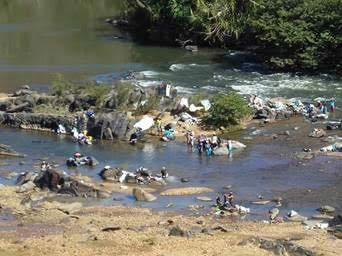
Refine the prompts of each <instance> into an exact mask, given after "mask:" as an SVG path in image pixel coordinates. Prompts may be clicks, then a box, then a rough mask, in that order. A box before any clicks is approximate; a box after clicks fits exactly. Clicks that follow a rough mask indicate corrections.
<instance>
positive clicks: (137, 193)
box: [133, 188, 157, 202]
mask: <svg viewBox="0 0 342 256" xmlns="http://www.w3.org/2000/svg"><path fill="white" fill-rule="evenodd" d="M133 196H134V197H135V199H136V200H137V201H146V202H152V201H155V200H156V199H157V197H155V196H154V195H152V194H151V193H148V192H146V191H144V190H143V189H142V188H133Z"/></svg>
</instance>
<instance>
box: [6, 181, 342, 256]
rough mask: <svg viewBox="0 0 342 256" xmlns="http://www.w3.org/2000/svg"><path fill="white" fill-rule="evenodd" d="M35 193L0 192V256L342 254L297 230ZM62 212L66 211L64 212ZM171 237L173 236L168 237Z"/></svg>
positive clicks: (320, 235)
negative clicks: (44, 197)
mask: <svg viewBox="0 0 342 256" xmlns="http://www.w3.org/2000/svg"><path fill="white" fill-rule="evenodd" d="M41 193H42V192H40V194H39V193H37V192H35V193H33V194H17V193H16V192H15V188H13V187H2V188H0V206H1V208H0V219H1V222H0V234H1V236H0V248H1V249H0V255H1V256H3V255H16V256H17V255H18V256H19V255H35V256H37V255H276V253H277V250H279V248H282V247H284V248H289V247H288V244H291V248H292V249H288V255H300V254H295V251H293V250H297V251H298V250H299V251H300V250H301V251H303V250H304V251H305V252H310V253H313V254H308V255H316V254H315V253H322V254H324V255H341V253H342V240H339V239H336V238H334V237H333V236H332V235H330V234H328V233H327V232H326V231H322V230H310V231H306V230H304V229H303V226H302V225H300V224H288V223H285V224H272V225H269V224H262V223H255V222H240V221H236V220H232V219H228V218H218V217H214V216H212V215H208V216H187V215H180V214H175V213H165V212H160V213H155V212H152V211H150V210H147V209H136V208H125V207H101V206H98V207H81V205H79V204H78V205H75V204H70V203H69V204H62V203H57V202H55V201H51V202H47V201H46V200H43V201H42V202H40V201H39V200H37V199H39V195H41ZM43 193H44V192H43ZM71 205H72V206H73V209H70V207H71ZM67 207H69V211H65V209H66V208H67ZM177 227H180V229H178V228H177ZM172 229H173V231H172V232H171V233H172V234H175V236H169V234H170V230H172ZM179 230H181V232H180V231H179ZM263 239H264V240H263ZM265 240H266V241H268V242H267V243H268V244H269V245H268V246H265V242H263V241H265ZM260 247H263V248H266V247H267V248H268V249H262V248H260ZM278 247H279V248H278ZM277 248H278V249H277ZM278 255H279V254H278Z"/></svg>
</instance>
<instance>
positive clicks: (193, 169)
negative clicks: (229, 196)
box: [0, 121, 342, 218]
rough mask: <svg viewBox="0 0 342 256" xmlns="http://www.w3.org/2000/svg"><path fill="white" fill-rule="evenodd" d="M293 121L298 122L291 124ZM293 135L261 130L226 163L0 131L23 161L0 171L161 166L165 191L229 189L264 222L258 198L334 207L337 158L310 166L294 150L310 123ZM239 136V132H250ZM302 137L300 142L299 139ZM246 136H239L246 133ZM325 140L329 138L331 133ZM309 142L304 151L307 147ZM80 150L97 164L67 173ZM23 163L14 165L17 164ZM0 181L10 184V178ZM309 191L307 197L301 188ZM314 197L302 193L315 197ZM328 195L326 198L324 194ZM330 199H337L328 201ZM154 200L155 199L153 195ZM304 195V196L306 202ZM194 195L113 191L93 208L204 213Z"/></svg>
mask: <svg viewBox="0 0 342 256" xmlns="http://www.w3.org/2000/svg"><path fill="white" fill-rule="evenodd" d="M299 122H300V121H299ZM299 125H300V127H301V128H300V130H298V131H294V130H293V127H294V126H298V122H297V123H294V122H293V121H285V122H283V123H282V124H281V125H274V127H272V126H269V127H268V128H267V129H265V128H262V127H261V128H259V129H260V132H261V135H259V136H254V138H253V140H245V141H243V142H244V143H246V144H247V146H248V147H247V149H246V150H245V151H243V152H234V153H233V155H232V157H230V158H229V157H227V156H222V157H221V156H212V157H207V156H200V155H198V153H197V152H192V151H191V150H189V149H188V148H187V147H186V145H184V144H183V143H180V142H175V143H163V142H155V141H154V142H153V143H150V142H146V143H144V144H142V145H138V146H136V147H134V146H130V145H127V144H126V143H124V142H117V143H113V144H112V143H98V144H95V145H92V146H80V145H77V144H74V143H73V142H72V141H71V139H70V138H69V137H64V138H63V137H58V136H51V135H49V134H44V133H43V134H42V133H37V132H29V131H21V130H10V129H1V141H2V143H5V144H11V145H12V146H13V148H14V149H15V150H18V151H20V152H21V153H25V154H27V155H28V156H27V157H26V158H24V159H14V158H12V159H6V160H4V159H0V161H5V162H6V163H7V165H6V166H1V167H0V169H2V170H8V169H10V170H12V169H13V170H16V171H18V172H20V171H27V170H32V169H33V168H35V167H33V166H34V165H36V164H37V163H39V159H45V158H47V159H48V160H49V161H51V162H52V161H53V162H56V163H57V164H59V165H60V167H59V169H61V170H65V171H67V172H68V173H76V172H79V173H82V174H85V175H89V176H91V177H93V178H94V179H95V180H98V181H100V178H99V177H98V175H97V174H98V173H99V171H100V170H101V168H102V167H103V166H105V165H111V166H120V167H123V168H126V169H128V170H135V169H136V168H138V167H139V166H145V167H147V168H149V169H152V170H154V171H155V172H156V173H158V172H159V170H160V168H161V167H162V166H167V168H168V170H169V173H170V175H171V176H173V177H172V178H171V179H169V180H168V185H167V186H166V188H170V187H184V186H206V187H210V188H212V189H213V190H214V191H215V192H214V193H207V194H205V195H207V196H210V197H211V198H213V199H214V198H215V197H216V195H217V193H222V192H224V191H226V192H227V190H224V189H223V187H224V186H227V185H232V188H231V190H233V191H234V193H236V198H237V203H238V204H242V205H244V206H248V207H251V209H252V212H253V215H251V217H252V218H265V217H266V215H265V213H266V212H267V210H268V209H269V208H270V207H271V206H272V205H273V204H268V205H266V206H258V205H253V204H251V202H253V201H257V196H258V195H262V196H263V197H264V198H265V199H272V198H275V197H278V196H281V197H282V198H284V207H283V211H285V212H286V211H287V210H289V209H296V210H299V211H300V212H302V213H306V214H309V213H313V212H314V211H315V209H316V208H318V207H319V206H320V205H321V204H331V205H333V206H335V207H337V208H339V209H342V205H341V202H342V200H341V195H342V193H341V192H342V191H341V189H342V186H341V185H342V173H341V172H340V171H341V163H342V161H341V159H334V158H329V157H324V156H319V157H316V158H314V159H312V160H310V161H303V160H298V159H296V158H295V157H294V152H300V151H301V150H302V147H303V143H306V144H304V145H307V146H311V147H312V148H317V147H318V146H319V144H320V142H319V140H308V138H307V137H306V136H307V132H308V130H309V129H311V124H310V123H306V122H300V123H299ZM284 129H288V130H290V131H291V134H293V136H290V137H289V138H287V137H286V136H279V138H278V139H277V140H273V139H272V138H271V137H270V135H271V134H272V133H274V132H281V131H284ZM252 131H253V129H252V130H249V131H246V133H249V132H252ZM301 134H303V135H304V134H305V135H306V136H305V137H304V136H301ZM246 135H247V134H246ZM331 135H333V134H331ZM301 138H302V139H301ZM308 144H309V145H308ZM76 151H80V152H82V153H83V154H85V155H91V156H94V157H95V158H96V159H98V160H99V161H100V165H99V166H97V167H96V168H87V167H82V168H79V169H67V168H66V166H65V160H66V159H67V157H69V156H71V155H72V154H73V153H74V152H76ZM21 161H23V162H22V163H21V164H19V162H21ZM182 177H185V178H188V179H189V180H190V182H189V183H181V182H180V178H182ZM0 182H2V183H5V184H13V182H14V179H12V180H4V179H2V180H1V179H0ZM309 189H310V190H311V192H308V190H309ZM321 190H322V191H323V192H321V193H318V195H316V196H315V197H314V198H312V196H311V197H310V193H313V194H317V193H316V192H317V191H321ZM331 193H333V194H331ZM336 193H339V194H337V195H336ZM157 194H158V193H157ZM306 195H307V196H306ZM196 196H197V195H193V196H182V197H162V196H159V198H158V200H157V201H156V202H153V203H136V202H135V201H134V200H133V198H132V197H131V196H127V195H124V194H119V193H115V194H114V195H113V198H115V199H116V200H113V198H111V199H106V200H102V201H101V203H103V204H106V205H116V204H124V205H128V206H132V205H135V206H147V207H151V208H155V209H166V208H165V207H166V205H167V204H169V203H172V204H173V207H172V208H171V209H173V210H178V211H187V210H188V205H189V204H201V205H205V209H204V210H205V211H206V210H209V208H210V205H211V204H212V203H207V202H200V201H198V200H196V199H195V197H196Z"/></svg>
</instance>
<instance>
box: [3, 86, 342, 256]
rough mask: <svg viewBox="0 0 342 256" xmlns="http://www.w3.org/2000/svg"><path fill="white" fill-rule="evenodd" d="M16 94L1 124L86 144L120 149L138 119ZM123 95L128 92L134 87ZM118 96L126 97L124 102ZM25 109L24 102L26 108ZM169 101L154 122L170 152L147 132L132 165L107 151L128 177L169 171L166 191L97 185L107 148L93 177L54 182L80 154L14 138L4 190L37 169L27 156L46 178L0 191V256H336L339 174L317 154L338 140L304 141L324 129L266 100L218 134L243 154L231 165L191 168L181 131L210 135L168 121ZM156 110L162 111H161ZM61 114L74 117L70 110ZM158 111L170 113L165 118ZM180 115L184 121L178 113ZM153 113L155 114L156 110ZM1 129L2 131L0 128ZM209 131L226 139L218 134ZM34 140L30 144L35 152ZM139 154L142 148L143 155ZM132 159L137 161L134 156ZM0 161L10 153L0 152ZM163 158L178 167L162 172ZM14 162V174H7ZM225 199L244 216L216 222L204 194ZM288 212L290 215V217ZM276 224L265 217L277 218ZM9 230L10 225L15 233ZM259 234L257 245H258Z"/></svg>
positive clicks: (335, 134) (212, 161)
mask: <svg viewBox="0 0 342 256" xmlns="http://www.w3.org/2000/svg"><path fill="white" fill-rule="evenodd" d="M23 90H29V88H27V87H25V88H22V89H21V91H17V92H15V93H14V95H7V96H4V97H2V99H1V100H2V108H3V112H1V115H0V116H1V118H2V119H1V120H2V123H3V124H5V125H7V126H11V127H20V128H23V129H31V130H45V131H53V132H56V128H58V125H59V124H62V125H63V126H64V127H65V128H66V130H67V131H68V132H70V130H71V128H72V126H74V125H75V123H74V122H75V119H77V118H78V125H79V126H80V127H82V128H83V129H87V130H89V131H90V132H91V135H94V136H95V137H96V138H98V139H101V138H103V139H110V140H114V137H116V138H125V139H127V136H128V134H130V128H129V127H133V125H134V123H136V122H137V121H138V120H139V119H138V118H136V117H135V118H134V117H130V115H129V114H128V112H127V111H119V110H118V108H117V105H115V104H114V103H113V102H112V103H113V104H114V105H110V106H111V108H112V109H111V110H109V109H108V108H102V109H101V111H102V112H101V111H100V112H96V114H95V116H96V117H95V118H93V119H92V118H86V119H84V120H83V119H82V118H85V117H84V112H82V111H81V110H82V109H83V107H82V105H83V104H85V106H86V108H87V109H89V108H90V109H92V107H96V105H92V104H95V103H94V99H92V100H91V97H89V95H85V94H82V93H81V95H82V96H80V95H73V98H72V99H71V98H70V99H69V100H70V102H69V103H68V105H67V106H69V107H68V112H67V115H65V114H64V115H61V114H56V113H54V114H47V113H35V111H37V108H36V106H37V104H38V105H42V104H39V103H40V102H41V101H40V100H39V99H40V97H42V94H39V93H35V92H28V91H24V92H23ZM133 91H134V92H136V91H135V89H133ZM126 93H127V92H126ZM150 93H151V92H150ZM138 94H139V95H143V96H141V97H142V98H141V99H139V100H138V102H140V101H143V100H145V99H146V98H145V97H146V92H144V93H143V92H142V91H139V92H138ZM115 95H116V91H115V89H112V90H111V97H110V98H111V99H113V98H114V99H115V97H116V96H115ZM128 95H132V94H131V92H129V93H128ZM114 96H115V97H114ZM44 97H48V98H49V100H52V101H51V102H50V103H46V104H45V106H49V105H51V104H57V105H58V104H61V103H60V100H61V98H58V97H55V96H52V97H51V95H45V96H44ZM149 97H151V96H149ZM52 98H53V99H52ZM134 98H135V97H134ZM33 99H35V100H34V103H32V104H31V105H30V101H31V100H33ZM147 99H148V97H147ZM174 100H175V102H174V105H172V104H171V103H170V102H168V103H167V104H166V103H165V104H166V105H164V107H166V108H165V109H163V110H164V111H165V112H164V114H163V118H162V122H163V123H174V125H175V128H176V131H177V133H176V137H177V138H179V140H178V142H177V141H176V142H169V143H165V142H159V141H157V140H156V137H155V135H156V134H158V133H156V132H155V131H154V130H153V129H152V130H151V131H150V132H148V133H147V135H148V136H146V137H145V139H144V140H143V143H141V144H142V145H144V147H143V148H141V146H139V145H137V146H136V147H134V148H136V149H135V152H134V155H131V153H132V146H129V147H131V148H130V150H127V149H126V148H125V147H127V146H128V145H127V142H121V143H124V144H125V145H126V146H122V144H120V142H118V141H116V140H115V142H116V143H118V144H119V145H118V148H119V150H118V151H117V152H116V154H119V155H118V159H120V158H124V159H125V158H127V159H126V161H129V162H130V163H131V164H128V165H127V166H126V168H128V169H130V168H134V167H135V168H136V167H137V166H139V165H141V163H144V164H148V163H149V164H150V165H151V167H152V168H160V167H161V166H158V165H167V166H168V167H169V166H171V168H170V170H171V173H172V176H173V179H172V181H171V180H169V181H168V180H166V184H165V185H164V184H150V185H148V186H146V185H142V186H141V185H137V184H134V185H131V184H121V183H119V182H117V181H116V182H115V179H116V178H115V179H114V182H108V181H107V182H102V181H99V180H98V178H96V177H97V174H98V173H99V170H100V169H101V168H102V167H103V166H104V165H105V164H107V163H108V162H109V159H110V158H111V157H112V153H111V149H109V147H107V146H105V147H104V148H103V151H101V152H99V155H96V157H97V158H98V157H99V160H100V162H101V164H100V166H98V167H96V168H95V169H96V170H97V171H95V172H94V168H92V169H84V168H81V171H80V172H79V171H76V172H74V171H72V170H70V169H68V170H67V172H66V173H65V172H63V170H64V169H65V168H64V164H65V157H66V153H69V154H70V153H72V151H79V150H80V148H77V149H76V148H75V147H71V146H70V144H68V143H66V145H65V146H63V147H61V148H58V147H56V145H58V144H56V141H55V140H51V139H50V138H51V136H47V137H46V138H45V139H43V140H41V138H40V137H39V136H40V135H38V137H37V138H39V139H38V140H36V139H33V137H32V135H29V136H28V137H29V138H32V139H33V140H32V141H31V142H29V143H28V144H27V143H26V144H25V145H26V146H23V145H20V143H19V144H18V142H19V141H20V140H17V142H16V143H15V144H14V145H13V148H14V149H16V150H18V151H20V152H21V151H23V152H22V153H25V154H27V155H28V157H27V158H26V159H24V161H21V160H13V159H11V160H10V161H9V162H10V163H9V164H6V162H4V166H6V168H7V167H10V168H13V172H8V173H6V172H5V173H4V175H5V176H4V177H5V179H7V180H10V182H9V184H11V182H12V181H13V179H14V178H16V177H15V176H16V175H14V173H18V172H19V170H18V169H20V171H23V170H25V171H32V169H37V165H38V164H39V163H40V161H37V158H39V159H40V160H43V159H45V160H48V161H49V162H51V163H53V164H54V168H57V170H56V172H55V171H49V172H43V173H38V174H37V175H36V174H34V172H32V173H30V172H29V173H28V174H29V175H27V177H25V179H24V181H23V182H20V183H19V184H18V187H17V188H15V187H8V186H2V187H1V188H0V189H1V193H0V195H1V196H0V207H1V213H0V217H1V218H2V219H3V221H2V224H1V225H0V232H1V233H2V235H3V238H4V239H2V240H1V241H0V243H1V248H3V249H2V251H0V255H1V253H3V254H4V255H6V253H13V254H14V255H42V254H46V253H47V251H48V250H49V249H48V248H50V249H51V243H53V245H54V246H55V249H56V250H55V251H54V252H53V253H56V255H58V254H60V253H63V254H66V255H76V254H80V255H90V254H93V253H94V252H95V253H100V254H101V255H106V254H108V255H109V254H111V253H114V252H115V253H117V254H120V255H126V254H127V255H128V254H129V255H134V254H138V253H139V254H146V255H164V254H165V253H166V252H168V251H171V248H172V251H173V252H174V254H175V255H183V254H184V252H185V251H189V250H191V252H192V253H193V252H196V254H198V255H200V254H210V255H215V254H222V250H223V251H227V252H229V255H241V254H243V255H252V254H254V255H255V254H257V255H273V254H277V255H286V254H285V252H286V253H287V254H288V255H303V254H304V255H305V254H306V255H316V254H317V253H324V254H325V255H339V254H340V252H341V242H340V240H336V239H338V238H339V237H340V236H341V235H340V226H338V225H340V224H341V223H340V217H339V215H338V213H339V212H340V211H341V205H340V203H339V202H340V199H341V198H340V195H341V193H340V188H341V186H340V184H341V176H340V174H339V172H338V168H339V166H340V163H341V162H340V161H341V160H340V154H341V153H340V152H332V153H330V152H321V151H320V149H321V148H322V147H326V146H329V145H331V144H334V143H339V142H340V140H341V138H340V137H341V131H340V128H339V127H337V129H334V130H328V131H324V132H322V133H321V134H319V136H313V137H312V136H311V137H310V136H309V135H312V132H313V131H314V132H315V131H316V130H314V129H318V128H319V129H322V128H323V129H324V130H325V127H326V125H327V123H326V122H325V121H324V120H323V121H320V120H315V122H311V121H310V122H309V121H308V119H304V118H303V116H301V114H302V113H301V112H298V110H296V109H295V108H294V106H293V105H292V104H293V103H291V102H289V101H286V100H283V99H275V100H273V101H272V100H271V101H268V102H265V103H263V105H262V106H260V105H258V106H257V107H254V105H253V104H255V103H254V102H251V106H252V107H253V109H254V117H255V118H257V119H256V120H254V121H252V122H249V123H248V125H246V129H245V130H244V131H242V132H238V133H236V134H234V133H229V134H228V136H229V137H230V138H234V139H237V140H239V141H242V142H243V143H245V144H246V145H247V148H246V150H245V151H242V152H238V151H237V152H233V154H234V157H233V158H231V156H230V158H227V156H225V158H223V157H222V156H221V157H219V156H212V157H205V156H204V157H205V158H206V159H207V160H206V161H207V164H206V166H203V165H202V164H199V165H198V166H197V165H195V164H194V163H193V160H195V161H196V160H197V161H198V160H200V161H203V156H201V157H200V156H196V155H197V152H196V150H190V151H188V152H187V154H186V155H184V148H186V146H185V145H184V142H183V141H184V134H185V132H186V131H187V130H188V129H192V130H193V131H195V133H196V134H199V133H204V134H209V135H211V134H212V132H213V131H205V130H203V127H201V126H200V125H198V124H196V122H185V121H184V120H181V119H179V118H177V117H176V118H175V116H174V115H172V114H171V112H173V111H175V110H177V111H179V110H180V109H179V107H177V104H176V102H177V101H176V99H174ZM95 102H96V101H95ZM103 102H104V104H105V105H102V106H109V105H108V104H109V103H108V101H106V99H105V100H104V101H103ZM129 102H131V103H129ZM133 102H134V100H132V101H129V100H128V101H127V102H125V103H124V104H133ZM112 103H111V104H112ZM87 104H88V105H87ZM160 104H161V105H160V106H163V102H160ZM43 105H44V104H43ZM133 105H134V104H133ZM71 106H73V107H75V109H73V110H72V111H71V110H70V107H71ZM167 106H172V107H171V108H170V109H167ZM279 106H281V107H279ZM22 107H24V108H22ZM13 109H14V110H13ZM38 109H39V108H38ZM105 109H106V111H104V110H105ZM181 110H182V111H183V112H184V111H185V112H186V111H187V110H186V109H184V108H182V109H181ZM169 111H171V112H169ZM153 113H154V115H158V112H153ZM180 113H181V112H180ZM333 117H334V118H339V112H337V113H334V115H333ZM139 118H140V117H139ZM278 120H281V121H278ZM3 131H5V130H4V129H2V132H3ZM94 131H96V132H94ZM92 132H94V133H92ZM217 132H220V133H221V132H222V133H224V132H225V131H224V129H220V130H217ZM2 134H4V132H3V133H2ZM9 134H10V133H9ZM18 135H19V134H18ZM6 136H8V135H6ZM62 136H64V135H62ZM158 136H159V135H157V137H158ZM5 138H6V137H5ZM23 138H25V136H24V137H23ZM47 138H49V139H48V140H47ZM56 138H57V137H56ZM5 140H6V139H5ZM44 140H47V143H46V145H44V144H42V143H43V142H42V141H44ZM10 141H13V140H11V139H10ZM37 141H38V142H39V143H38V144H37V147H36V148H35V147H34V144H36V142H37ZM61 141H62V140H61ZM13 142H14V141H13ZM21 142H22V141H21ZM69 143H70V142H69ZM116 143H115V144H116ZM11 144H12V143H11ZM50 144H51V145H50ZM105 145H106V144H105ZM146 145H148V146H149V147H152V149H153V150H152V151H151V148H150V149H148V147H146ZM17 146H19V147H17ZM92 147H93V149H94V151H92V152H93V153H94V152H96V148H98V149H99V147H103V144H101V143H99V144H98V145H93V146H92ZM154 147H157V148H158V147H159V148H160V149H158V154H157V155H156V156H153V155H151V152H153V151H154V150H155V149H154ZM173 147H175V148H173ZM42 148H46V150H47V151H46V153H48V152H49V151H51V154H47V155H45V153H44V154H42ZM145 148H146V149H145ZM168 148H169V150H168ZM181 148H183V149H181ZM141 149H142V152H143V153H142V158H141V157H140V156H139V154H138V152H139V150H141ZM83 150H85V151H88V150H89V149H87V148H83ZM163 151H166V152H165V153H163ZM177 151H179V152H177ZM2 152H5V153H6V152H10V153H12V154H17V153H16V152H14V151H12V150H11V149H10V148H8V147H4V146H3V147H2ZM129 152H131V153H129ZM144 152H145V153H144ZM89 153H90V152H89ZM164 155H165V156H164ZM46 157H47V158H46ZM63 157H64V159H63ZM165 157H166V158H165ZM148 158H151V159H150V160H151V161H149V160H146V159H148ZM192 158H194V159H192ZM197 158H198V159H197ZM62 159H63V160H62ZM189 159H190V160H189ZM173 160H174V161H176V162H178V163H177V164H174V163H172V161H173ZM25 161H28V162H25ZM185 161H187V163H188V164H187V165H186V166H184V164H183V165H182V162H183V163H184V162H185ZM15 163H16V164H18V163H19V165H20V166H22V167H20V168H18V167H16V166H17V165H16V164H15ZM217 163H218V164H217ZM227 163H229V164H227ZM110 164H116V165H122V164H123V159H121V161H118V160H117V159H116V160H114V162H111V163H110ZM58 169H59V170H58ZM186 169H189V170H186ZM215 169H216V170H215ZM226 169H228V171H227V170H226ZM252 171H253V172H254V173H253V174H252ZM2 172H3V171H2V170H1V173H2ZM199 173H200V174H201V176H200V175H199ZM31 174H32V175H31ZM80 174H82V175H83V176H82V175H80ZM121 174H122V173H121ZM88 176H90V177H88ZM265 179H266V182H265ZM228 182H229V183H228ZM291 183H293V184H291ZM229 184H233V186H232V185H229ZM250 187H253V188H254V189H251V188H250ZM229 190H233V191H234V192H236V193H237V194H238V198H237V201H238V203H239V204H242V205H243V206H245V207H250V208H247V209H248V211H247V210H244V212H243V213H242V212H240V210H238V212H224V213H220V212H217V210H215V208H212V205H213V201H214V199H215V196H216V195H215V194H216V193H220V194H221V193H223V192H227V191H229ZM92 198H95V199H92ZM101 198H107V199H101ZM132 198H133V199H134V201H135V200H138V201H147V202H148V203H145V204H142V206H143V207H149V208H156V209H159V210H163V211H165V210H167V212H160V211H158V212H156V211H152V210H151V209H145V208H134V207H130V208H126V207H125V205H131V206H132V204H131V203H132ZM165 198H167V199H165ZM101 200H102V201H101ZM103 200H105V201H103ZM182 201H183V203H181V202H182ZM103 202H105V203H103ZM114 202H115V203H114ZM325 204H328V206H327V207H328V208H325V209H331V208H329V207H330V206H329V205H333V206H334V207H333V208H335V209H334V210H333V211H332V212H329V214H328V215H324V216H323V217H324V218H323V219H322V216H318V217H319V220H317V218H318V217H317V216H315V217H314V216H313V217H314V218H313V220H309V222H306V223H305V221H307V218H306V217H305V216H302V215H301V214H304V215H306V216H308V214H309V213H310V214H311V215H312V213H313V212H315V209H316V208H318V207H319V206H323V205H325ZM104 205H107V206H104ZM113 205H116V206H113ZM161 205H163V206H162V207H161ZM179 205H182V206H184V205H185V206H186V208H187V214H184V212H185V211H184V208H182V207H179ZM303 205H304V207H303ZM133 206H134V204H133ZM156 206H157V207H156ZM274 207H277V208H274ZM169 208H170V209H169ZM241 209H244V208H241ZM291 209H296V210H297V211H299V214H297V213H296V211H291ZM308 209H310V210H308ZM269 210H272V213H271V214H272V216H273V214H274V213H276V214H275V215H280V216H283V217H284V216H285V215H287V212H289V213H290V214H289V216H287V220H288V221H296V222H299V223H298V224H290V223H280V224H268V222H267V224H266V222H265V223H263V222H255V221H253V222H252V221H251V219H252V220H259V221H261V220H267V221H268V211H269ZM249 211H251V213H249ZM329 211H330V210H329ZM189 212H190V214H189ZM270 212H271V211H270ZM246 213H248V214H247V219H249V220H248V221H241V219H244V218H246V215H245V214H246ZM324 214H325V212H324ZM254 215H259V216H256V217H255V216H254ZM316 215H317V214H316ZM253 216H254V217H253ZM334 216H335V217H334ZM276 217H277V216H275V217H272V219H273V220H277V219H276ZM308 217H309V216H308ZM333 218H334V219H333ZM332 219H333V220H332ZM330 221H334V222H332V223H331V225H330V227H329V231H330V232H329V233H327V229H326V225H328V222H330ZM275 222H278V221H275ZM280 222H281V221H280ZM302 222H303V223H304V225H303V224H302ZM12 227H16V228H15V231H16V232H15V233H14V230H13V228H12ZM260 230H262V232H260ZM261 233H262V234H263V235H260V234H261ZM184 241H186V243H184ZM227 241H228V243H227ZM125 248H129V249H125ZM132 248H136V250H135V249H132ZM53 253H52V254H53ZM49 254H51V252H50V253H49Z"/></svg>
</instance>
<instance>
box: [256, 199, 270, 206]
mask: <svg viewBox="0 0 342 256" xmlns="http://www.w3.org/2000/svg"><path fill="white" fill-rule="evenodd" d="M270 202H271V201H270V200H264V201H255V202H252V204H259V205H265V204H269V203H270Z"/></svg>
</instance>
